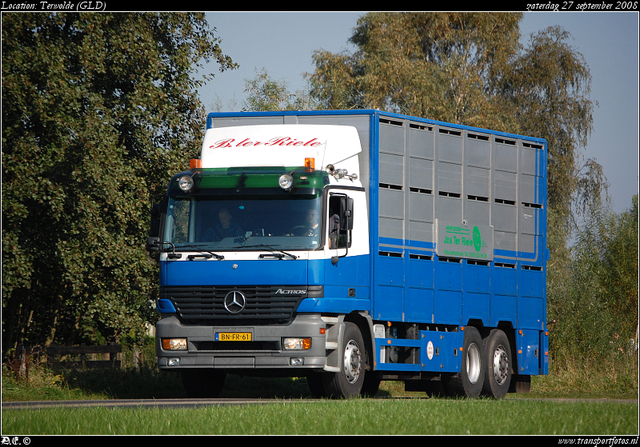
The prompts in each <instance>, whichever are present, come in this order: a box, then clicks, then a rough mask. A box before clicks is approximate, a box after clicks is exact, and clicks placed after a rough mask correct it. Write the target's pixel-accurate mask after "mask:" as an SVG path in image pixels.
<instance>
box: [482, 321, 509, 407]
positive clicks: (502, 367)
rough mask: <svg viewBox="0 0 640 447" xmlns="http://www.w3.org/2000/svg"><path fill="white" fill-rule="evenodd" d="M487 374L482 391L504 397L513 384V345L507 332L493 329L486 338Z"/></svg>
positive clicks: (497, 397) (489, 394) (496, 396)
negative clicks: (510, 343)
mask: <svg viewBox="0 0 640 447" xmlns="http://www.w3.org/2000/svg"><path fill="white" fill-rule="evenodd" d="M484 352H485V358H486V363H487V374H486V375H485V378H484V385H483V388H482V393H483V394H485V395H487V396H492V397H495V398H496V399H502V398H503V397H504V396H506V394H507V391H509V386H510V385H511V367H512V364H511V346H510V345H509V339H508V338H507V336H506V334H505V333H504V332H502V331H501V330H500V329H493V330H492V331H491V332H490V333H489V335H488V336H487V338H486V339H485V340H484Z"/></svg>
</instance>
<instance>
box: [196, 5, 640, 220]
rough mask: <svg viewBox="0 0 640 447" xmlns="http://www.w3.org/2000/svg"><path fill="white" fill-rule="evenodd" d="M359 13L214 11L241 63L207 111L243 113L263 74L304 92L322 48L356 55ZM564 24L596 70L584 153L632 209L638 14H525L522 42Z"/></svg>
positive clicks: (212, 87) (207, 93)
mask: <svg viewBox="0 0 640 447" xmlns="http://www.w3.org/2000/svg"><path fill="white" fill-rule="evenodd" d="M361 15H363V13H361V12H255V13H251V12H236V13H234V12H223V13H217V12H210V13H207V20H208V22H209V24H210V26H212V27H215V28H216V29H217V32H216V35H217V36H218V37H219V38H220V39H222V42H221V44H220V46H221V48H222V50H223V52H224V53H225V54H226V55H228V56H230V57H231V58H232V59H233V60H234V62H237V63H238V64H240V68H239V69H238V70H232V71H227V72H224V73H219V72H218V71H217V67H214V73H215V78H214V79H213V80H212V81H210V82H209V83H208V84H207V85H206V86H205V87H203V88H201V89H200V94H201V98H202V101H203V103H204V104H205V106H206V107H207V110H208V111H213V110H214V108H215V107H216V104H220V105H221V109H220V110H221V111H239V110H240V109H241V108H242V107H243V105H244V102H243V101H244V99H245V94H244V92H243V90H244V87H245V80H248V79H253V78H254V77H255V75H256V71H257V70H262V69H263V68H264V69H266V70H267V72H268V73H269V75H270V77H271V78H273V79H277V80H281V79H284V80H285V81H286V83H287V85H288V87H289V90H291V91H295V90H301V89H304V88H305V87H306V81H305V80H304V78H303V74H304V73H310V72H312V71H313V69H314V66H313V62H312V59H311V57H312V54H313V52H314V51H316V50H327V51H330V52H333V53H338V52H342V51H349V52H352V51H353V50H354V47H353V46H352V45H350V44H349V43H348V39H349V37H350V36H351V34H352V30H353V28H354V27H355V26H356V23H357V20H358V18H359V17H360V16H361ZM554 25H560V26H561V27H562V28H564V29H565V30H566V31H568V32H569V33H570V34H571V36H572V40H570V44H572V45H573V46H574V47H575V49H576V50H577V51H578V52H580V53H582V55H583V56H584V57H585V60H586V62H587V64H588V66H589V69H590V70H591V75H592V85H591V99H592V100H593V101H596V102H597V103H598V107H596V108H595V111H594V130H593V132H592V134H591V138H590V139H589V141H588V143H587V147H586V149H585V150H584V151H583V156H584V157H585V158H595V159H596V160H597V161H598V163H600V164H601V165H603V167H604V173H605V175H606V176H607V179H608V180H609V183H610V189H609V192H610V195H611V197H612V201H613V209H614V211H616V212H621V211H623V210H625V209H627V208H629V207H630V206H631V197H632V195H633V194H637V193H638V13H636V12H627V13H625V12H622V13H620V12H607V13H600V12H561V13H555V12H543V13H525V14H524V18H523V20H522V22H521V23H520V32H521V34H522V35H523V39H524V41H523V43H525V44H526V43H527V42H528V40H529V36H530V35H531V33H534V32H536V31H539V30H542V29H544V28H546V27H548V26H554Z"/></svg>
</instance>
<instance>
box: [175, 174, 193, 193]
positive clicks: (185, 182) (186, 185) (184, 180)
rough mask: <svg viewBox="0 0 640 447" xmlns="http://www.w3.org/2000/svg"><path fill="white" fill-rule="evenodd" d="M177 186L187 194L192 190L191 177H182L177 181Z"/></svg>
mask: <svg viewBox="0 0 640 447" xmlns="http://www.w3.org/2000/svg"><path fill="white" fill-rule="evenodd" d="M178 186H179V187H180V189H181V190H183V191H184V192H188V191H190V190H191V188H193V177H191V176H190V175H185V176H182V177H180V178H179V179H178Z"/></svg>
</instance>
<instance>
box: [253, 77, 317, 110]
mask: <svg viewBox="0 0 640 447" xmlns="http://www.w3.org/2000/svg"><path fill="white" fill-rule="evenodd" d="M244 91H245V93H248V96H247V99H246V100H245V102H244V103H245V107H244V108H243V110H244V111H245V112H246V111H252V112H255V111H265V112H267V111H271V110H310V109H315V104H314V103H313V100H312V98H311V97H310V96H309V94H308V93H307V92H304V91H296V92H295V93H291V92H290V91H289V88H288V86H287V83H286V81H285V80H284V79H282V80H280V81H274V80H273V79H271V77H270V76H269V73H268V72H267V70H266V69H264V68H263V69H262V70H261V71H256V77H255V78H253V79H247V80H245V89H244Z"/></svg>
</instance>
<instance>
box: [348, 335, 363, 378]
mask: <svg viewBox="0 0 640 447" xmlns="http://www.w3.org/2000/svg"><path fill="white" fill-rule="evenodd" d="M361 368H362V358H361V355H360V348H359V347H358V344H357V343H356V342H355V341H353V340H351V341H350V342H349V343H347V346H346V347H345V349H344V373H345V375H346V376H347V380H348V381H349V383H355V382H356V381H357V380H358V377H360V371H361Z"/></svg>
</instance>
